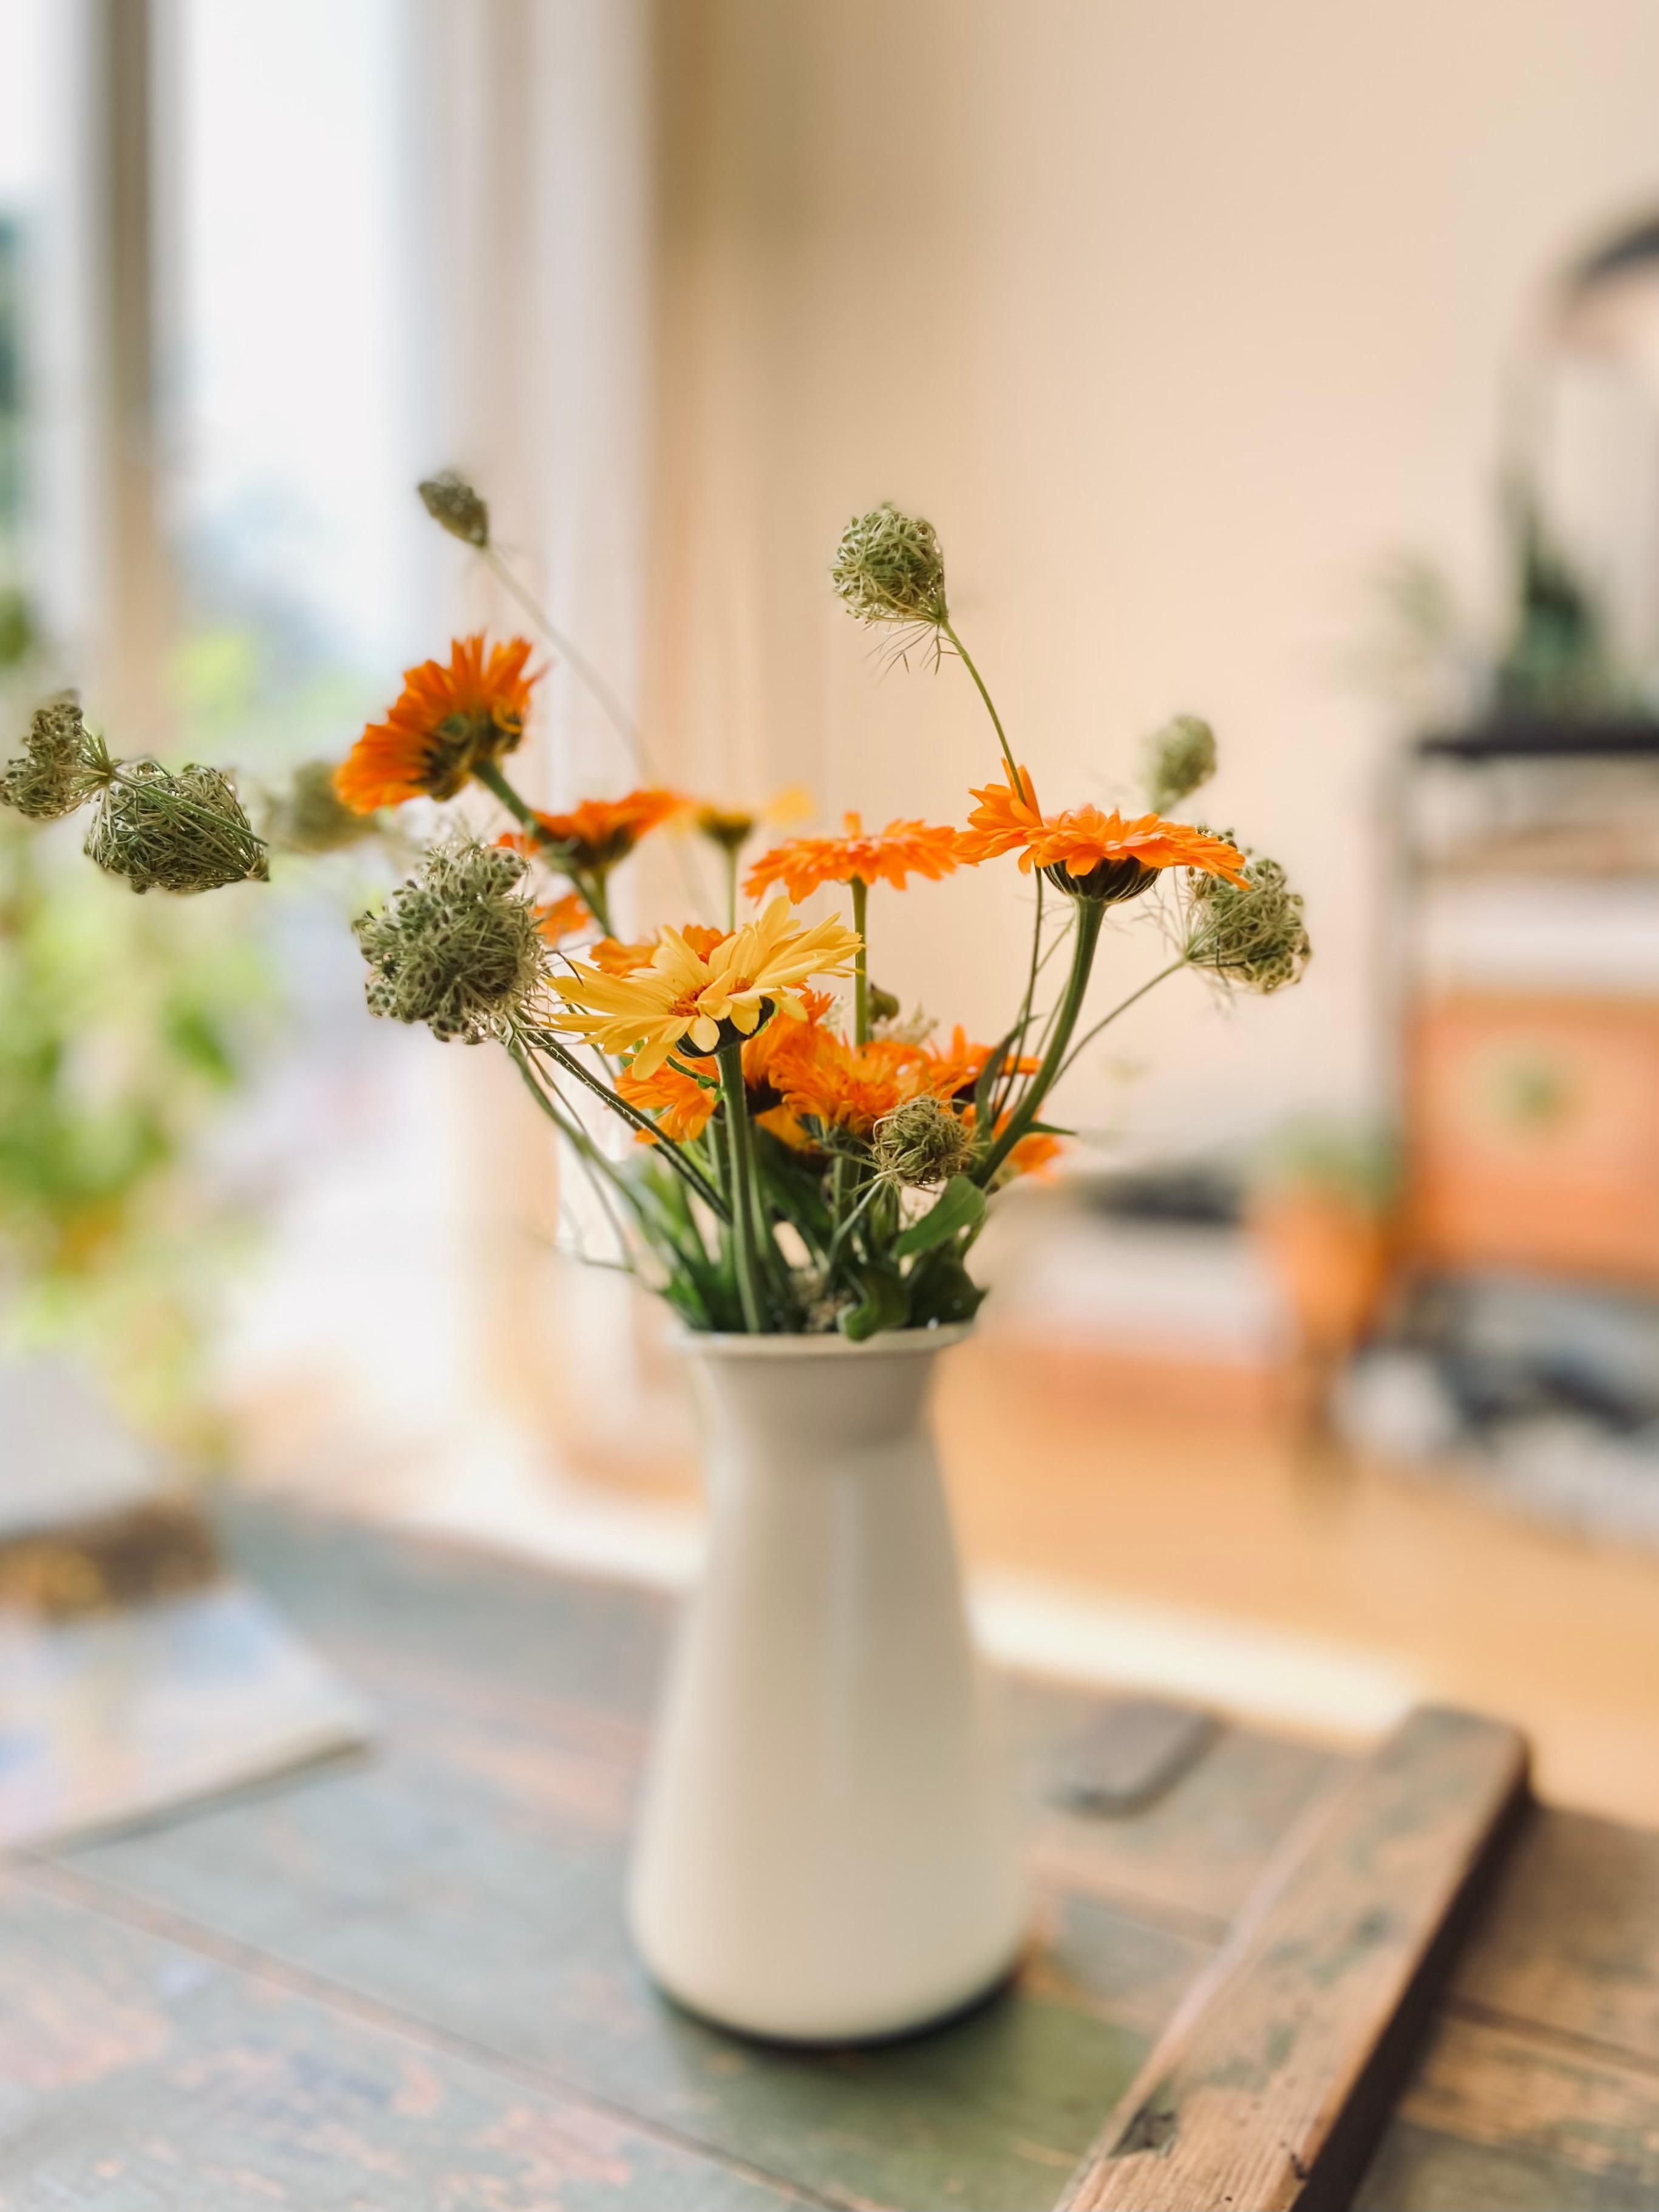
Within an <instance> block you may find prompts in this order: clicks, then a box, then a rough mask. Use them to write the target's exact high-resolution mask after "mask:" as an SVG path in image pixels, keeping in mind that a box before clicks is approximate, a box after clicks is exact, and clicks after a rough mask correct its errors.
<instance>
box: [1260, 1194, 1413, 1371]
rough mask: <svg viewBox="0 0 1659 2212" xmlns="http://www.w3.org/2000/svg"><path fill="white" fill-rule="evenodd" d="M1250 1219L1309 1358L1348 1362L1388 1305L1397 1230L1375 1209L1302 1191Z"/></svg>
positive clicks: (1266, 1198)
mask: <svg viewBox="0 0 1659 2212" xmlns="http://www.w3.org/2000/svg"><path fill="white" fill-rule="evenodd" d="M1249 1218H1250V1227H1251V1229H1252V1231H1254V1233H1255V1236H1256V1237H1258V1238H1259V1239H1260V1240H1261V1244H1262V1246H1263V1248H1264V1249H1265V1250H1266V1252H1267V1259H1268V1262H1269V1264H1270V1266H1271V1267H1272V1268H1273V1274H1274V1276H1275V1278H1276V1279H1277V1280H1278V1282H1279V1286H1280V1288H1281V1289H1282V1291H1284V1293H1285V1302H1286V1304H1288V1306H1289V1308H1290V1311H1291V1319H1292V1321H1293V1322H1294V1323H1295V1326H1296V1331H1297V1337H1298V1339H1299V1340H1300V1342H1301V1345H1302V1346H1303V1349H1304V1352H1305V1353H1307V1354H1311V1355H1313V1356H1315V1357H1316V1358H1343V1357H1346V1354H1347V1353H1349V1352H1352V1350H1353V1348H1354V1346H1356V1345H1357V1344H1358V1342H1359V1341H1360V1340H1361V1338H1362V1337H1363V1336H1364V1334H1365V1332H1366V1329H1367V1328H1369V1326H1370V1322H1371V1321H1372V1320H1373V1319H1374V1318H1375V1316H1376V1310H1377V1308H1378V1306H1379V1305H1380V1304H1382V1300H1383V1291H1384V1289H1385V1288H1386V1286H1387V1284H1388V1279H1389V1260H1390V1257H1391V1242H1392V1239H1391V1234H1390V1225H1389V1223H1388V1222H1387V1221H1386V1220H1385V1219H1383V1218H1382V1217H1381V1216H1379V1214H1378V1213H1377V1212H1376V1211H1375V1210H1374V1209H1372V1208H1370V1207H1367V1206H1362V1205H1360V1204H1359V1203H1358V1201H1357V1200H1352V1199H1347V1198H1344V1197H1342V1196H1341V1195H1340V1194H1338V1193H1335V1192H1331V1191H1321V1190H1314V1189H1308V1190H1297V1189H1294V1188H1291V1189H1285V1190H1279V1191H1273V1192H1271V1193H1267V1194H1263V1195H1262V1196H1261V1197H1259V1198H1257V1199H1255V1200H1253V1201H1252V1204H1251V1206H1250V1217H1249Z"/></svg>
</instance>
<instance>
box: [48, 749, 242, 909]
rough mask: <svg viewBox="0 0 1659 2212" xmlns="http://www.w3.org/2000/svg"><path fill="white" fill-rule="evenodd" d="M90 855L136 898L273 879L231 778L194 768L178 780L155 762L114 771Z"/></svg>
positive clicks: (88, 846)
mask: <svg viewBox="0 0 1659 2212" xmlns="http://www.w3.org/2000/svg"><path fill="white" fill-rule="evenodd" d="M86 852H87V857H88V860H95V861H96V862H97V863H98V865H99V866H100V868H104V869H106V870H107V871H108V872H109V873H110V874H111V875H112V876H121V877H124V878H125V880H126V881H127V882H128V883H130V884H131V886H132V888H133V890H135V891H148V890H163V891H175V892H178V893H179V894H181V895H188V894H190V893H191V892H195V891H211V890H220V889H222V887H223V885H225V884H240V883H246V882H249V881H253V882H258V883H263V882H264V880H265V878H266V877H267V876H268V875H269V873H270V870H269V868H268V867H267V866H266V861H265V848H264V842H263V840H262V839H260V838H258V837H257V836H255V835H254V833H253V828H252V823H250V822H249V820H248V818H247V817H246V814H244V813H243V811H242V808H241V804H240V800H239V799H237V796H236V791H235V787H234V785H233V784H232V782H231V781H230V779H229V777H228V776H227V775H222V773H221V771H220V770H219V769H216V768H206V767H204V766H202V765H201V764H200V763H197V762H193V761H192V762H191V763H190V765H189V766H188V767H186V768H182V769H179V771H178V772H177V774H176V775H175V774H174V773H173V770H172V769H165V768H163V767H162V766H161V763H160V762H159V761H153V760H137V761H124V762H122V763H120V764H119V765H118V766H112V773H111V774H110V775H109V778H108V780H107V781H106V783H105V786H104V790H103V794H102V796H101V798H100V799H99V802H98V811H97V813H96V814H95V815H94V817H93V823H92V827H91V829H89V830H88V832H87V843H86Z"/></svg>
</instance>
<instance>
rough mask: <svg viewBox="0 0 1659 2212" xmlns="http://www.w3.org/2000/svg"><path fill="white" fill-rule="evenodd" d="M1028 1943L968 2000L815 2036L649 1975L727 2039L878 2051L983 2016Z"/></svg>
mask: <svg viewBox="0 0 1659 2212" xmlns="http://www.w3.org/2000/svg"><path fill="white" fill-rule="evenodd" d="M1028 1948H1029V1940H1028V1938H1027V1937H1026V1936H1023V1935H1022V1936H1021V1938H1020V1940H1019V1942H1018V1944H1016V1945H1015V1947H1014V1948H1013V1950H1012V1952H1011V1953H1010V1954H1008V1956H1007V1957H1006V1959H1004V1960H1003V1961H1002V1963H1001V1965H1000V1966H998V1967H996V1968H995V1969H994V1971H993V1972H991V1973H989V1974H987V1975H986V1976H984V1977H983V1978H981V1979H980V1980H979V1981H977V1982H976V1983H975V1985H974V1986H973V1988H972V1989H970V1990H969V1992H968V1994H967V1995H966V1996H958V1997H955V1998H952V1999H951V2001H950V2002H947V2003H945V2004H943V2005H940V2006H937V2007H933V2008H930V2009H929V2010H927V2012H925V2013H918V2014H917V2015H916V2017H915V2019H914V2020H908V2021H904V2020H900V2021H884V2023H883V2024H882V2025H880V2026H878V2027H877V2026H872V2027H867V2028H858V2027H843V2028H839V2029H837V2030H836V2031H834V2032H830V2033H816V2034H815V2033H810V2032H808V2033H802V2032H800V2031H798V2030H789V2031H785V2030H781V2029H778V2028H775V2027H759V2026H757V2025H755V2024H753V2023H752V2022H750V2021H744V2020H738V2019H735V2018H732V2016H730V2015H727V2014H726V2013H722V2012H720V2011H718V2010H716V2009H714V2008H711V2007H710V2006H708V2005H705V2004H699V2003H698V2002H697V2001H696V1999H695V1998H694V1997H690V1996H683V1995H682V1994H681V1992H680V1991H679V1990H677V1989H676V1988H674V1986H673V1984H671V1982H668V1981H666V1980H665V1979H664V1978H663V1977H662V1976H661V1975H660V1974H659V1973H657V1972H655V1971H654V1970H653V1968H652V1967H651V1966H648V1965H647V1966H646V1969H645V1971H646V1973H647V1976H648V1977H649V1978H650V1982H651V1986H652V1988H653V1989H654V1990H656V1992H657V1994H658V1996H660V1997H662V1998H663V1999H664V2000H665V2002H667V2003H669V2004H671V2005H672V2006H673V2008H674V2009H675V2011H676V2012H681V2013H684V2015H686V2017H687V2018H688V2019H689V2020H695V2021H698V2022H699V2023H700V2024H701V2025H702V2027H713V2028H718V2029H719V2031H720V2033H721V2034H722V2035H735V2036H739V2037H741V2038H742V2039H743V2041H744V2042H745V2043H754V2044H759V2045H763V2046H765V2047H767V2048H769V2049H771V2050H774V2051H873V2050H877V2049H879V2048H880V2047H881V2046H882V2045H886V2044H894V2043H914V2042H916V2041H918V2040H919V2039H921V2037H923V2036H927V2035H937V2034H939V2033H942V2032H943V2031H944V2030H945V2028H949V2027H956V2026H957V2022H958V2021H964V2020H966V2019H967V2018H968V2017H969V2015H970V2014H973V2013H977V2012H982V2011H985V2010H986V2009H987V2008H989V2007H990V2006H992V2005H994V2004H995V2003H996V2002H997V2001H998V1999H999V1998H1000V1997H1002V1996H1005V1995H1006V1992H1007V1991H1008V1990H1009V1989H1010V1988H1011V1987H1012V1984H1014V1982H1015V1981H1016V1980H1017V1979H1018V1976H1019V1972H1020V1969H1021V1968H1022V1967H1023V1966H1024V1963H1025V1955H1026V1952H1027V1950H1028Z"/></svg>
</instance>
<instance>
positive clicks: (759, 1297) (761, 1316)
mask: <svg viewBox="0 0 1659 2212" xmlns="http://www.w3.org/2000/svg"><path fill="white" fill-rule="evenodd" d="M717 1056H718V1058H719V1060H720V1085H721V1087H722V1089H723V1090H724V1091H725V1093H726V1144H727V1146H728V1148H729V1155H730V1158H731V1163H732V1247H733V1249H734V1251H735V1254H736V1256H737V1267H738V1297H739V1299H740V1300H741V1301H742V1304H743V1318H744V1327H745V1328H747V1329H748V1331H749V1334H750V1335H751V1336H759V1335H762V1334H763V1333H764V1331H765V1328H766V1304H765V1298H764V1295H763V1291H762V1287H761V1268H760V1249H759V1231H758V1226H757V1222H756V1218H755V1164H754V1143H753V1132H752V1130H751V1129H750V1126H749V1100H748V1097H747V1095H746V1093H745V1091H744V1080H743V1046H742V1044H741V1043H740V1042H732V1043H731V1044H723V1045H722V1046H721V1047H720V1052H719V1054H718V1055H717Z"/></svg>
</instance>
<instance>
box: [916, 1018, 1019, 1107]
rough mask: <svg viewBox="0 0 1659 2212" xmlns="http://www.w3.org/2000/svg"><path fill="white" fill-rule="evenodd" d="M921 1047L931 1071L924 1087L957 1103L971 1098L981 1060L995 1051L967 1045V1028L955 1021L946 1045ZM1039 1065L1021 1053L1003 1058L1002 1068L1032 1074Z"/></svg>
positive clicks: (980, 1068) (984, 1060)
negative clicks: (1016, 1057)
mask: <svg viewBox="0 0 1659 2212" xmlns="http://www.w3.org/2000/svg"><path fill="white" fill-rule="evenodd" d="M922 1049H923V1050H924V1051H925V1052H926V1054H927V1058H928V1060H929V1062H930V1063H931V1066H932V1071H933V1072H932V1076H931V1079H930V1081H929V1083H928V1086H927V1087H928V1089H929V1090H930V1091H933V1095H934V1097H937V1098H954V1099H956V1100H957V1102H958V1103H967V1101H968V1100H969V1099H970V1098H971V1097H973V1095H974V1085H975V1084H976V1083H977V1082H978V1081H979V1079H980V1075H981V1072H982V1071H983V1069H984V1066H985V1063H986V1061H987V1060H989V1058H990V1057H991V1054H993V1053H994V1051H995V1049H996V1047H995V1046H994V1045H988V1044H970V1043H969V1040H968V1033H967V1031H966V1030H964V1029H963V1026H962V1024H961V1023H960V1022H958V1023H957V1026H956V1028H955V1029H954V1030H952V1031H951V1042H950V1043H949V1044H948V1045H945V1046H944V1047H940V1046H938V1045H933V1044H928V1045H925V1046H924V1047H923V1048H922ZM1040 1065H1041V1062H1040V1061H1038V1060H1036V1059H1035V1058H1033V1057H1032V1056H1031V1055H1030V1054H1023V1055H1022V1056H1021V1057H1020V1058H1019V1059H1018V1060H1014V1059H1012V1057H1010V1058H1009V1059H1006V1060H1004V1062H1003V1069H1004V1072H1005V1073H1007V1074H1012V1075H1035V1074H1036V1072H1037V1069H1038V1067H1039V1066H1040Z"/></svg>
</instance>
